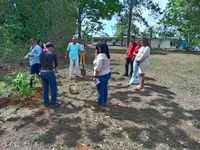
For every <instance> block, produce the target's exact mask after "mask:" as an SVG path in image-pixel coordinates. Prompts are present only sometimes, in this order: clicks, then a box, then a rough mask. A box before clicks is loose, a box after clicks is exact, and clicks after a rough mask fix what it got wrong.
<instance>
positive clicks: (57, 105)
mask: <svg viewBox="0 0 200 150" xmlns="http://www.w3.org/2000/svg"><path fill="white" fill-rule="evenodd" d="M60 106H61V104H60V103H57V104H56V105H51V108H58V107H60Z"/></svg>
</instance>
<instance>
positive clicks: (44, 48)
mask: <svg viewBox="0 0 200 150" xmlns="http://www.w3.org/2000/svg"><path fill="white" fill-rule="evenodd" d="M37 44H38V45H39V46H40V47H41V48H42V51H43V52H44V51H46V44H45V43H44V41H42V40H38V41H37Z"/></svg>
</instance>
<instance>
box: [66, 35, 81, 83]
mask: <svg viewBox="0 0 200 150" xmlns="http://www.w3.org/2000/svg"><path fill="white" fill-rule="evenodd" d="M67 52H68V56H69V60H70V65H69V79H70V80H71V79H72V75H73V70H74V71H75V76H76V77H78V64H79V52H80V45H79V44H78V43H76V38H75V37H72V42H71V43H69V44H68V46H67ZM66 57H67V56H65V58H66ZM74 65H75V67H74Z"/></svg>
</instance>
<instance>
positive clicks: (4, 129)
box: [0, 50, 200, 150]
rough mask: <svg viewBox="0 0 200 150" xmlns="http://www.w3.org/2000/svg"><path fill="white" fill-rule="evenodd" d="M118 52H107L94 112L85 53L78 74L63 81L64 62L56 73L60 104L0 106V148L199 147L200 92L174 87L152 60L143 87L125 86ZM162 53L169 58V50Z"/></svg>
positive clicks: (128, 149) (173, 81)
mask: <svg viewBox="0 0 200 150" xmlns="http://www.w3.org/2000/svg"><path fill="white" fill-rule="evenodd" d="M121 53H122V51H120V50H116V51H112V55H111V56H112V61H111V67H112V78H111V80H110V83H109V103H110V107H109V108H106V109H103V110H102V111H101V112H100V113H94V112H93V111H92V110H91V107H92V106H93V105H94V104H96V97H97V92H96V89H94V88H92V87H91V85H90V82H91V76H90V75H92V66H91V65H89V62H90V63H91V59H90V58H89V60H88V65H87V66H86V69H87V76H86V77H84V78H79V79H78V80H72V81H69V80H68V78H67V75H66V74H67V72H68V70H67V69H66V67H67V66H66V67H64V68H63V69H59V70H58V73H57V77H58V85H59V87H58V89H59V96H58V99H59V100H60V101H61V103H62V106H61V107H60V108H57V109H50V108H48V109H47V108H45V107H43V106H42V104H41V105H39V106H37V107H34V108H30V107H20V106H19V105H14V106H9V107H4V108H1V109H0V141H1V142H0V147H1V149H2V150H4V149H5V150H7V149H8V150H16V149H20V150H21V149H23V150H25V149H27V150H29V149H33V150H44V149H46V150H49V149H67V150H68V149H73V150H74V149H75V147H77V146H78V145H81V144H85V145H88V146H90V147H92V148H93V149H95V150H96V149H102V150H109V149H111V150H132V149H160V150H163V149H194V150H199V149H200V110H199V107H200V94H196V95H195V94H191V93H190V92H187V90H185V89H179V87H180V83H179V82H178V81H177V79H176V78H172V77H171V76H170V75H169V74H170V71H168V72H162V69H161V68H159V67H155V66H151V68H150V70H149V72H148V74H147V75H148V77H147V79H146V87H145V89H143V90H141V91H139V90H136V88H135V86H131V87H128V86H127V83H128V78H126V77H122V76H121V75H122V74H123V69H124V68H123V64H124V60H123V57H122V56H123V54H121ZM92 55H93V53H92V52H91V56H92ZM180 55H184V54H180ZM162 57H163V56H162V55H152V56H151V62H152V63H151V64H152V65H154V63H157V61H156V59H159V63H160V65H162V61H160V59H161V60H162ZM166 57H168V58H169V59H171V58H173V57H174V55H170V54H169V56H166ZM166 59H167V58H166ZM167 63H169V64H170V61H169V62H168V61H167ZM181 63H183V62H181ZM185 63H187V62H185ZM177 66H178V65H177ZM177 66H176V67H177ZM159 69H160V70H159ZM172 69H173V68H172ZM160 72H162V74H161V75H160ZM168 73H169V74H168ZM176 81H177V82H176ZM182 82H183V81H182ZM191 82H192V81H191ZM71 83H76V84H77V89H78V92H79V93H78V94H76V95H74V94H70V93H69V90H68V88H69V86H68V85H69V84H71ZM184 90H185V91H184Z"/></svg>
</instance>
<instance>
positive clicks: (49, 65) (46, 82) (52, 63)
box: [40, 42, 59, 107]
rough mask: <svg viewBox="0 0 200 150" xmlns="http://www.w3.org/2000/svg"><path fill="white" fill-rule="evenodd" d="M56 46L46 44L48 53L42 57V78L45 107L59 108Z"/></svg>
mask: <svg viewBox="0 0 200 150" xmlns="http://www.w3.org/2000/svg"><path fill="white" fill-rule="evenodd" d="M53 51H54V44H53V43H51V42H48V43H47V44H46V51H43V52H42V53H41V55H40V62H41V71H40V76H41V79H42V84H43V99H44V105H45V106H51V107H57V106H59V104H58V102H57V82H56V76H55V73H54V69H55V68H56V67H57V66H58V62H57V56H56V54H55V53H54V52H53ZM49 87H50V90H51V102H50V101H49V96H48V94H49Z"/></svg>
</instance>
